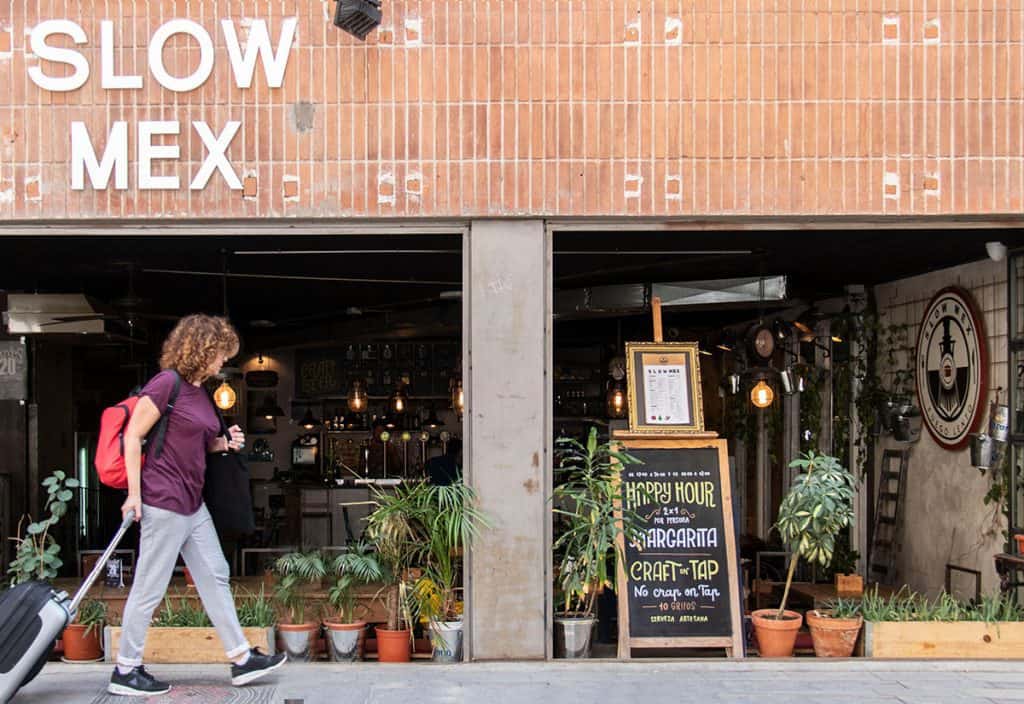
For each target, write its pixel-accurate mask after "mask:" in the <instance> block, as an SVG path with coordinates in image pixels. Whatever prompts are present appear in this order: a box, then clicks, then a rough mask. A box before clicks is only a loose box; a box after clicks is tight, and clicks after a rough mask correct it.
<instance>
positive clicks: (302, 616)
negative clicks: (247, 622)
mask: <svg viewBox="0 0 1024 704" xmlns="http://www.w3.org/2000/svg"><path fill="white" fill-rule="evenodd" d="M274 571H275V572H276V573H277V575H278V581H277V586H276V587H275V588H274V598H275V599H277V600H278V602H280V604H281V605H282V606H283V607H284V609H285V612H286V613H287V615H288V618H289V623H292V624H296V625H298V624H303V623H305V622H306V597H305V595H304V594H303V593H302V591H301V590H302V587H303V586H305V585H307V584H313V583H315V582H318V581H320V580H321V579H323V578H324V577H326V576H327V559H326V558H325V557H324V554H323V553H322V552H320V551H319V550H311V551H308V552H290V553H288V554H287V555H282V556H281V557H279V558H278V559H277V562H276V563H274Z"/></svg>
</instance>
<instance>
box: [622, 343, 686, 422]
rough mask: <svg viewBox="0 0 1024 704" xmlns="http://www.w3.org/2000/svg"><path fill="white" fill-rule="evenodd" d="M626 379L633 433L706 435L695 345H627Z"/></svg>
mask: <svg viewBox="0 0 1024 704" xmlns="http://www.w3.org/2000/svg"><path fill="white" fill-rule="evenodd" d="M626 379H627V385H628V391H629V393H628V398H629V429H630V430H631V431H633V432H635V433H656V434H679V433H694V434H701V433H703V432H704V403H703V399H702V397H701V387H700V353H699V349H698V346H697V343H696V342H627V343H626Z"/></svg>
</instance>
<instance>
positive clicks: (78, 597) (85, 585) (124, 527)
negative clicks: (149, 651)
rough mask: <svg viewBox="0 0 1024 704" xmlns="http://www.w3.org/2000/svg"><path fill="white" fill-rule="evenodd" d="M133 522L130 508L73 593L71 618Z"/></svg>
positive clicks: (70, 607) (70, 610) (69, 609)
mask: <svg viewBox="0 0 1024 704" xmlns="http://www.w3.org/2000/svg"><path fill="white" fill-rule="evenodd" d="M134 522H135V511H134V510H132V511H129V512H128V513H127V514H125V517H124V520H123V521H121V527H120V528H118V529H117V533H116V534H115V535H114V539H113V540H111V541H110V545H108V546H107V549H106V550H104V551H103V554H102V555H101V556H100V559H98V560H96V564H95V565H94V566H93V568H92V572H90V573H89V576H88V577H86V578H85V581H84V582H82V586H81V587H79V588H78V592H76V593H75V597H74V598H73V599H72V600H71V604H70V605H69V606H68V613H70V614H71V618H74V617H75V614H76V613H78V605H79V604H81V603H82V599H84V598H85V595H86V594H87V593H88V592H89V590H90V589H91V588H92V585H93V584H94V583H95V582H96V578H97V577H99V576H100V573H101V572H103V570H104V568H105V567H106V565H107V560H109V559H110V556H111V555H113V554H114V550H116V549H117V546H118V545H119V544H120V542H121V539H122V538H123V537H124V534H125V533H127V532H128V529H129V528H130V527H131V525H132V523H134Z"/></svg>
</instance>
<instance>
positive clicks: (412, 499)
mask: <svg viewBox="0 0 1024 704" xmlns="http://www.w3.org/2000/svg"><path fill="white" fill-rule="evenodd" d="M426 487H427V485H426V484H400V485H398V486H396V487H394V488H393V489H392V490H390V491H384V490H382V489H380V488H377V487H373V489H372V491H373V496H372V497H371V500H370V503H372V504H373V505H374V506H375V507H376V508H374V510H373V511H372V512H371V513H370V515H369V517H367V526H366V533H367V536H368V537H369V539H370V540H371V541H372V542H373V544H374V545H375V546H376V548H377V558H378V560H379V561H380V566H381V576H382V579H381V581H382V582H384V587H383V589H382V590H381V593H383V594H384V608H385V610H386V611H387V614H388V630H389V631H398V630H404V628H407V627H411V625H412V624H413V623H414V622H415V618H416V610H417V604H416V600H415V598H413V594H412V590H410V588H409V586H410V585H409V582H410V580H409V574H408V572H409V568H411V567H413V566H416V565H417V563H418V562H419V560H420V558H421V557H422V556H423V554H424V545H423V543H422V542H421V541H420V539H419V535H418V534H417V530H416V526H417V517H418V516H419V513H420V509H419V507H420V505H421V504H422V501H423V499H422V493H423V492H424V491H425V490H426Z"/></svg>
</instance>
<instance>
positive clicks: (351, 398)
mask: <svg viewBox="0 0 1024 704" xmlns="http://www.w3.org/2000/svg"><path fill="white" fill-rule="evenodd" d="M366 401H367V398H366V389H365V388H364V387H363V382H361V381H359V380H358V379H356V380H355V381H353V382H352V386H350V387H349V390H348V410H350V411H352V412H353V413H365V412H366Z"/></svg>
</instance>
